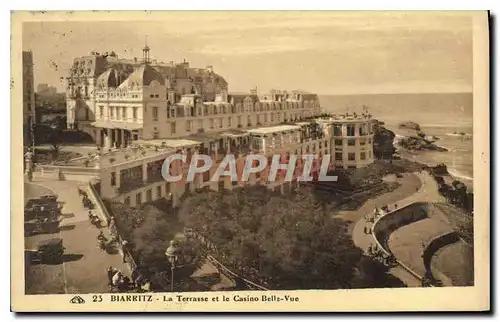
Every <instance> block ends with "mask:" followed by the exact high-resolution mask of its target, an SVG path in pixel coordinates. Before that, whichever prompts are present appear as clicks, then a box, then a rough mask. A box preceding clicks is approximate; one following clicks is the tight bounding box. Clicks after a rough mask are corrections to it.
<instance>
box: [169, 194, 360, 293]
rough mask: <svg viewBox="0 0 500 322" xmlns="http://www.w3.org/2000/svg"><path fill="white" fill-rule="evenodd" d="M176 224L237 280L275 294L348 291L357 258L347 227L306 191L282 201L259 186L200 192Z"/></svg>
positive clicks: (187, 203) (190, 199) (189, 200)
mask: <svg viewBox="0 0 500 322" xmlns="http://www.w3.org/2000/svg"><path fill="white" fill-rule="evenodd" d="M179 219H180V220H181V222H182V223H183V224H184V225H186V226H187V227H189V228H192V229H193V230H195V231H198V232H199V233H200V234H201V235H203V236H204V237H205V238H207V239H209V240H210V242H211V243H213V244H214V245H215V247H216V252H217V254H216V256H217V257H218V258H219V260H221V261H222V262H224V263H225V264H226V265H229V266H230V267H232V268H234V269H235V270H236V271H238V272H240V273H241V274H242V275H243V276H246V277H247V278H249V279H254V280H256V281H257V282H260V283H265V284H267V285H270V286H271V287H273V288H279V289H301V288H302V289H304V288H310V289H320V288H346V287H350V285H351V281H352V280H353V278H354V275H355V266H356V265H357V263H358V262H359V260H360V259H361V256H362V252H361V250H360V249H358V248H356V247H355V246H354V244H353V242H352V239H351V238H350V236H349V235H348V234H347V223H346V222H344V221H342V220H340V219H334V218H332V217H331V215H330V213H329V212H328V211H327V205H326V204H325V203H324V202H323V201H320V200H318V198H317V197H316V196H315V194H314V192H313V191H312V190H310V189H305V188H304V189H301V190H299V192H298V193H293V194H290V195H287V196H282V195H278V194H270V192H269V190H268V189H267V188H265V187H262V186H252V187H249V188H243V189H236V190H234V191H232V192H223V193H222V192H219V193H216V192H212V191H206V192H201V193H198V194H195V195H192V196H190V197H188V198H186V199H185V200H184V202H183V203H182V205H181V207H180V209H179Z"/></svg>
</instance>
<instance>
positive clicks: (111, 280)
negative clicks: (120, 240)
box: [107, 266, 117, 286]
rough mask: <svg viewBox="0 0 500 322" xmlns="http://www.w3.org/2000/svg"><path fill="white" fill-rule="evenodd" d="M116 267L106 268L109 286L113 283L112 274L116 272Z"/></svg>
mask: <svg viewBox="0 0 500 322" xmlns="http://www.w3.org/2000/svg"><path fill="white" fill-rule="evenodd" d="M116 271H117V270H116V269H115V268H113V267H112V266H110V267H109V268H108V271H107V272H108V284H109V285H110V286H111V285H112V284H113V276H114V275H115V274H116Z"/></svg>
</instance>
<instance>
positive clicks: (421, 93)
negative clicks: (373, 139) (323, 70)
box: [318, 91, 473, 97]
mask: <svg viewBox="0 0 500 322" xmlns="http://www.w3.org/2000/svg"><path fill="white" fill-rule="evenodd" d="M456 94H464V95H465V94H467V95H473V92H472V91H471V92H418V93H416V92H413V93H412V92H410V93H339V94H318V96H320V97H321V96H382V95H391V96H393V95H456Z"/></svg>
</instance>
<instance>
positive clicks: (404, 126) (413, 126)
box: [399, 121, 420, 131]
mask: <svg viewBox="0 0 500 322" xmlns="http://www.w3.org/2000/svg"><path fill="white" fill-rule="evenodd" d="M399 128H400V129H408V130H415V131H420V125H419V124H418V123H415V122H410V121H408V122H403V123H400V124H399Z"/></svg>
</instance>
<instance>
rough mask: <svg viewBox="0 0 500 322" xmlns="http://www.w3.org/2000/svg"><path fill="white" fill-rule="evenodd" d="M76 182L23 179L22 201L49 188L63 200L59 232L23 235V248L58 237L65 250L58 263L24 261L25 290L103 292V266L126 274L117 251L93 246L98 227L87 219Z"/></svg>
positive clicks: (38, 292)
mask: <svg viewBox="0 0 500 322" xmlns="http://www.w3.org/2000/svg"><path fill="white" fill-rule="evenodd" d="M79 184H81V183H80V182H75V181H58V180H50V179H36V180H34V181H33V182H32V183H25V201H27V200H28V199H30V198H37V197H39V196H40V195H41V194H45V193H47V190H46V189H50V190H51V191H53V194H55V195H57V196H58V201H60V202H62V203H63V209H62V214H63V217H64V219H63V220H62V222H61V224H60V232H59V233H56V234H42V235H35V236H31V237H26V238H25V248H26V249H33V248H36V244H37V243H38V242H39V241H42V240H45V239H48V238H51V237H61V238H62V239H63V243H64V247H66V251H65V254H68V255H67V256H66V258H65V262H64V263H63V264H61V265H33V266H31V265H26V267H27V274H26V278H27V279H26V292H27V294H47V293H49V294H53V293H90V292H107V291H108V286H107V273H106V269H107V268H108V267H109V266H113V267H115V268H118V269H120V270H121V271H122V272H124V273H125V274H126V275H129V274H130V272H129V271H128V267H127V266H126V264H124V263H123V259H122V256H121V255H120V254H112V255H111V254H107V253H105V252H103V251H101V250H100V248H99V247H98V246H97V235H98V234H99V229H97V228H96V227H94V226H92V225H91V224H90V222H89V220H88V211H87V210H85V208H84V207H83V205H82V202H81V198H80V196H79V195H78V186H79ZM44 188H45V189H44ZM105 233H106V231H105Z"/></svg>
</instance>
